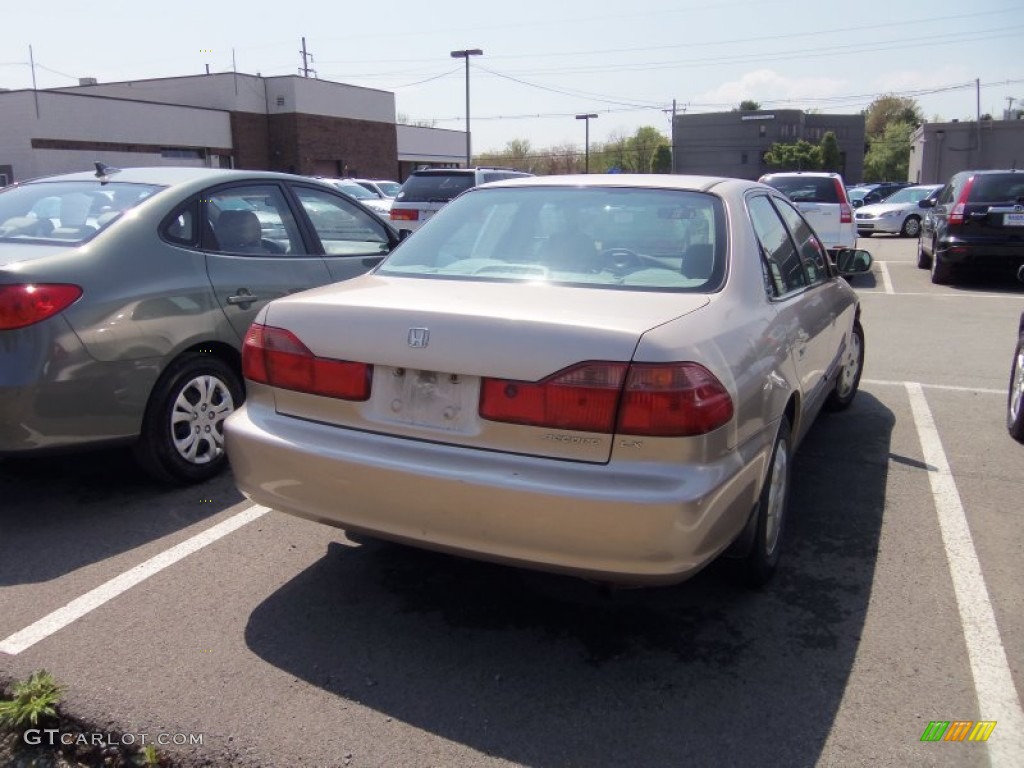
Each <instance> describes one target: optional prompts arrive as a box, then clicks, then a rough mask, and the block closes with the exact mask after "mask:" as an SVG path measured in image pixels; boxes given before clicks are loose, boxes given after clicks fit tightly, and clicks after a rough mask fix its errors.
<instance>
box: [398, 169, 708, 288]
mask: <svg viewBox="0 0 1024 768" xmlns="http://www.w3.org/2000/svg"><path fill="white" fill-rule="evenodd" d="M725 231H726V229H725V213H724V206H723V204H722V201H721V199H720V198H718V197H716V196H714V195H711V194H706V193H701V192H691V191H676V190H652V189H634V188H611V187H594V188H583V189H581V188H565V187H521V188H491V189H488V188H477V189H476V190H474V191H472V192H470V193H467V194H465V195H463V196H462V197H460V198H458V199H457V200H455V201H453V202H452V203H450V204H449V205H448V206H446V207H445V208H443V209H442V210H441V211H440V212H439V213H438V214H436V215H435V216H434V217H433V219H431V220H430V222H428V223H427V224H426V225H424V226H423V228H422V229H421V230H419V231H418V232H417V233H416V236H415V237H411V238H409V239H408V240H406V241H405V242H404V243H403V244H402V246H401V247H400V248H398V249H396V250H395V252H394V253H393V254H392V255H391V256H390V257H389V258H388V259H386V260H385V261H384V263H383V264H382V265H381V266H380V268H379V270H378V271H379V273H380V274H386V275H402V276H406V277H426V278H443V279H457V280H469V281H508V282H514V281H529V282H537V281H544V282H550V283H560V284H572V285H579V286H584V287H598V288H607V287H617V288H624V289H632V290H672V291H690V292H709V291H714V290H717V289H718V288H719V287H720V286H721V283H722V281H723V280H724V276H725V254H726V235H725Z"/></svg>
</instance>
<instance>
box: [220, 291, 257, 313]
mask: <svg viewBox="0 0 1024 768" xmlns="http://www.w3.org/2000/svg"><path fill="white" fill-rule="evenodd" d="M259 300H260V297H259V296H254V295H253V294H251V293H250V292H249V289H248V288H239V289H238V293H236V294H235V295H234V296H228V304H233V305H236V306H239V307H241V308H242V309H248V308H249V306H248V305H249V304H252V303H253V302H255V301H259Z"/></svg>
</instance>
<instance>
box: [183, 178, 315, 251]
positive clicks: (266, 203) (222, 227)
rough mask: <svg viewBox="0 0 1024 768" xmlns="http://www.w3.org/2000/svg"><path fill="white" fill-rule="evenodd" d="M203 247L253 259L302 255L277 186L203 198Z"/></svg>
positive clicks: (244, 188) (225, 191)
mask: <svg viewBox="0 0 1024 768" xmlns="http://www.w3.org/2000/svg"><path fill="white" fill-rule="evenodd" d="M203 217H204V224H205V227H206V231H205V233H204V236H203V242H204V246H205V247H206V248H207V249H208V250H213V251H218V252H220V253H235V254H245V255H252V256H277V255H282V254H286V253H298V254H302V253H303V252H304V248H303V246H302V238H301V237H300V236H299V230H298V227H297V226H296V224H295V217H294V216H292V212H291V209H290V208H289V207H288V203H287V202H286V201H285V199H284V195H283V194H282V193H281V190H280V189H279V188H278V187H277V186H276V185H271V184H265V185H264V184H260V185H253V186H238V187H230V188H228V189H221V190H218V191H216V192H208V193H206V194H205V195H204V196H203Z"/></svg>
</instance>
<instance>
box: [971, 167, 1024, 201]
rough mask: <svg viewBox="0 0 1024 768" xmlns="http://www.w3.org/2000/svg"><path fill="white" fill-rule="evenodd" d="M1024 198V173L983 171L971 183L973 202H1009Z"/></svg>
mask: <svg viewBox="0 0 1024 768" xmlns="http://www.w3.org/2000/svg"><path fill="white" fill-rule="evenodd" d="M1021 198H1024V173H1004V174H999V173H983V174H978V175H977V176H975V177H974V183H973V184H972V185H971V192H970V202H972V203H1008V202H1016V201H1017V200H1019V199H1021Z"/></svg>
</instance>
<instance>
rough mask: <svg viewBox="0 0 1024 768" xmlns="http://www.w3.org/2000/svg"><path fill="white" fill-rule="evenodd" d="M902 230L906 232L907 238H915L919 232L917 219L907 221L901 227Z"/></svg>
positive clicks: (919, 223) (919, 226) (919, 225)
mask: <svg viewBox="0 0 1024 768" xmlns="http://www.w3.org/2000/svg"><path fill="white" fill-rule="evenodd" d="M903 228H904V229H905V230H906V231H907V236H908V237H917V235H918V233H919V232H920V231H921V222H919V221H918V220H917V219H907V223H906V224H904V225H903Z"/></svg>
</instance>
